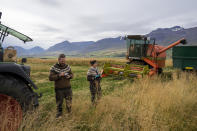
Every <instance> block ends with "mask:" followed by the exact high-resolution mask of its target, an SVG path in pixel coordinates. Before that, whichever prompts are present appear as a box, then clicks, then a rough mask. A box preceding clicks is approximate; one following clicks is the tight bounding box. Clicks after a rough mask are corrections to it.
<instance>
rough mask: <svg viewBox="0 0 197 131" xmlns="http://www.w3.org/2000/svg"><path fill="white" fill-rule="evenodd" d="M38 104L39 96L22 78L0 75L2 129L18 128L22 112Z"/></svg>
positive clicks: (0, 121)
mask: <svg viewBox="0 0 197 131" xmlns="http://www.w3.org/2000/svg"><path fill="white" fill-rule="evenodd" d="M36 106H38V97H37V94H36V93H34V92H33V90H32V89H31V88H30V87H28V85H26V84H25V83H24V82H23V81H22V80H20V79H16V78H14V77H12V76H10V75H0V125H1V127H0V130H11V131H12V130H17V127H19V126H20V123H21V121H22V112H24V111H27V110H28V109H32V108H33V107H36Z"/></svg>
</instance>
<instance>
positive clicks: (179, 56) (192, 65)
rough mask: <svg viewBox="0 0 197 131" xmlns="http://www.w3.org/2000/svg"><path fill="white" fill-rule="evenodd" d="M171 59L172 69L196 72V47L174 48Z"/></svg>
mask: <svg viewBox="0 0 197 131" xmlns="http://www.w3.org/2000/svg"><path fill="white" fill-rule="evenodd" d="M172 58H173V67H174V68H179V69H182V70H197V46H175V47H173V51H172Z"/></svg>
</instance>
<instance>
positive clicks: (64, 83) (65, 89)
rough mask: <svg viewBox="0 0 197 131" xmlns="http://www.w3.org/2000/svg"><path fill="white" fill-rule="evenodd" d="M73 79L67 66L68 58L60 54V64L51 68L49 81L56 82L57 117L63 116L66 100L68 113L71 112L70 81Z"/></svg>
mask: <svg viewBox="0 0 197 131" xmlns="http://www.w3.org/2000/svg"><path fill="white" fill-rule="evenodd" d="M72 78H73V73H72V71H71V68H70V66H69V65H67V64H66V57H65V55H64V54H60V55H59V57H58V63H57V64H55V65H54V66H52V67H51V70H50V75H49V80H50V81H55V95H56V104H57V115H56V117H59V116H61V115H62V104H63V100H64V98H65V100H66V108H67V111H68V112H69V113H70V112H71V106H72V89H71V84H70V79H72Z"/></svg>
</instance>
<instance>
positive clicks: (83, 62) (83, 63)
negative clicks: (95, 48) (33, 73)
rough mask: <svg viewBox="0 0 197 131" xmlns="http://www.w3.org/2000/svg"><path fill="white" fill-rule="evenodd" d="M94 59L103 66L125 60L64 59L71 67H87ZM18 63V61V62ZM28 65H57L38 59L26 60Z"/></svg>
mask: <svg viewBox="0 0 197 131" xmlns="http://www.w3.org/2000/svg"><path fill="white" fill-rule="evenodd" d="M94 59H96V60H97V61H98V63H99V64H100V65H103V64H104V63H105V62H111V63H126V59H124V58H122V59H120V58H66V62H67V64H69V65H73V66H89V62H90V60H94ZM19 61H20V60H19ZM27 61H28V63H29V64H37V63H40V64H47V65H52V64H55V63H57V59H40V58H28V59H27Z"/></svg>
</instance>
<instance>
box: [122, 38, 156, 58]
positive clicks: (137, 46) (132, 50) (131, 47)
mask: <svg viewBox="0 0 197 131" xmlns="http://www.w3.org/2000/svg"><path fill="white" fill-rule="evenodd" d="M125 40H126V43H127V59H130V60H141V58H142V57H146V56H147V49H148V45H149V44H152V45H153V44H155V39H154V38H150V37H146V36H143V35H128V36H126V37H125Z"/></svg>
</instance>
